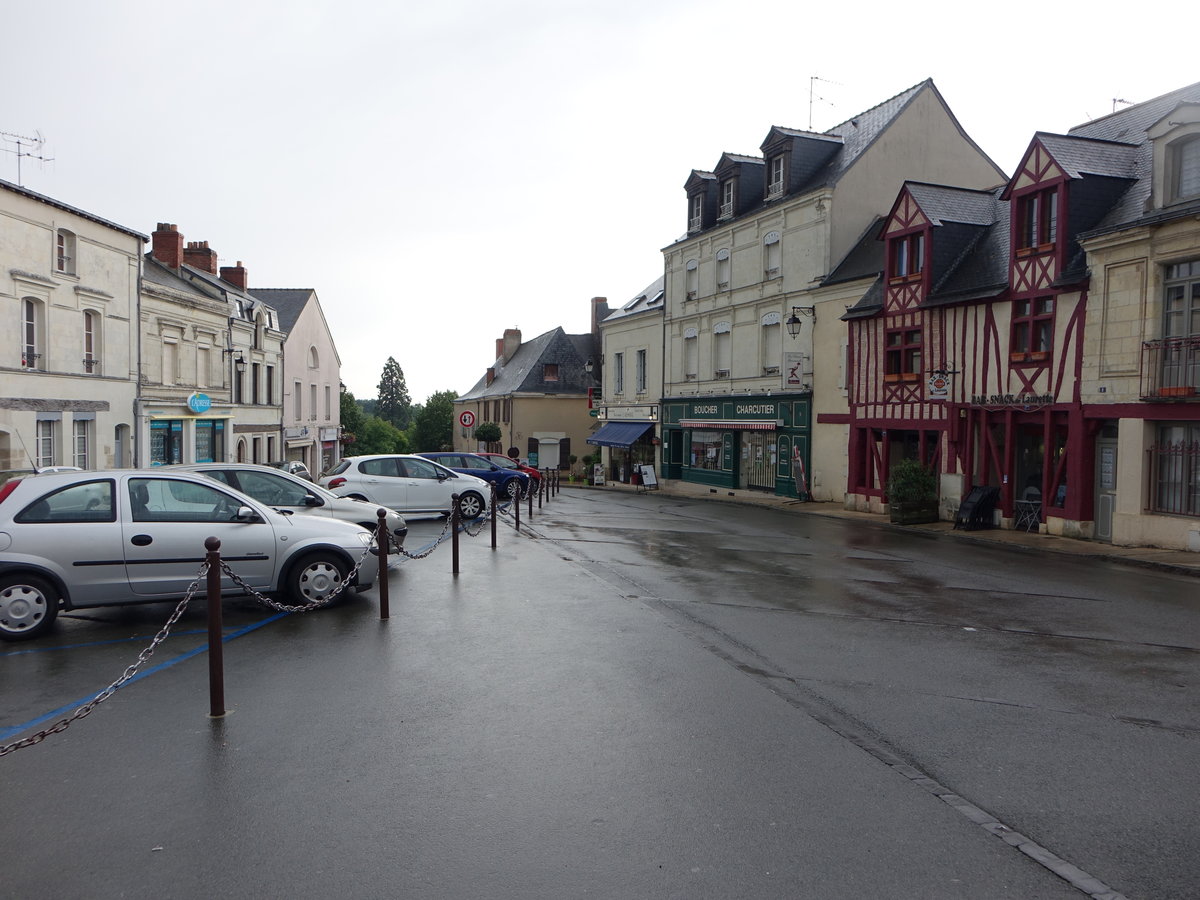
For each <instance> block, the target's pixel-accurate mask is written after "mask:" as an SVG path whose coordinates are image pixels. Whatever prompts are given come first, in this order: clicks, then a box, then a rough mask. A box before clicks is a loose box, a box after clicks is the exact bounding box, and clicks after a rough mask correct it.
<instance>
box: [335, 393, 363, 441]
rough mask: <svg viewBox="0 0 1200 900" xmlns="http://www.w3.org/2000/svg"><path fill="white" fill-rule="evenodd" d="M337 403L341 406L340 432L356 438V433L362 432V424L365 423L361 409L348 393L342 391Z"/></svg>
mask: <svg viewBox="0 0 1200 900" xmlns="http://www.w3.org/2000/svg"><path fill="white" fill-rule="evenodd" d="M339 402H340V404H341V422H342V430H343V431H346V432H349V433H350V434H352V435H354V436H355V437H356V438H357V437H358V433H359V432H360V431H361V430H362V427H363V422H365V421H366V416H364V415H363V414H362V408H361V407H360V406H359V405H358V401H357V400H355V399H354V395H353V394H352V393H350V392H349V391H342V395H341V397H340V398H339Z"/></svg>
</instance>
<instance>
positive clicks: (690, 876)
mask: <svg viewBox="0 0 1200 900" xmlns="http://www.w3.org/2000/svg"><path fill="white" fill-rule="evenodd" d="M527 524H528V523H527ZM532 528H533V534H529V535H524V536H517V535H514V534H513V532H512V530H511V528H506V527H502V529H501V533H500V547H499V549H498V550H496V551H492V550H490V549H489V547H488V543H487V540H488V537H487V532H486V530H485V532H484V533H483V534H482V535H480V536H479V537H476V538H473V539H470V540H465V541H464V543H463V548H462V549H463V553H462V557H463V562H462V568H463V573H462V574H461V575H460V576H458V578H457V579H453V578H451V576H450V575H449V567H450V561H449V556H450V553H449V548H448V546H446V547H442V548H439V549H438V550H437V551H436V552H435V553H434V554H433V555H431V556H430V557H429V558H428V559H426V560H422V561H416V562H406V563H403V564H402V565H400V566H398V567H396V568H395V569H394V570H393V572H392V574H391V577H390V584H391V587H392V602H391V606H392V618H391V619H390V620H389V621H388V622H386V623H381V622H380V621H379V620H378V615H377V610H376V607H375V605H374V604H375V601H376V598H377V595H376V592H375V591H369V592H367V593H365V594H362V595H360V596H358V597H356V598H354V599H352V600H351V601H349V602H348V603H346V604H344V605H341V606H339V607H336V608H333V609H329V610H324V611H321V612H320V613H316V614H311V615H290V616H282V617H280V616H276V615H275V614H273V613H269V612H267V611H265V610H263V609H261V608H260V607H257V606H256V605H253V604H250V603H246V602H243V601H227V603H226V606H225V609H226V625H227V627H226V633H227V635H235V634H236V635H237V636H236V637H235V638H234V639H232V640H230V641H229V642H228V643H227V645H226V648H225V659H226V668H227V674H226V680H227V688H226V697H227V705H228V707H229V708H230V709H231V710H232V713H231V715H229V716H228V717H226V718H225V719H222V720H218V721H212V720H209V719H207V718H206V716H205V713H206V712H207V708H208V699H207V693H206V685H207V681H206V677H207V663H206V660H205V656H204V655H203V653H202V652H201V653H197V654H196V655H194V656H193V655H189V653H190V652H191V651H193V650H194V649H198V648H201V647H202V645H203V635H202V634H198V633H196V632H202V631H203V628H204V618H203V609H202V608H197V609H196V610H189V612H188V613H187V614H186V615H185V617H184V619H183V620H182V621H181V623H180V625H179V626H178V628H177V632H176V635H175V636H173V637H172V638H171V639H170V640H169V641H168V642H167V643H166V644H164V645H163V647H162V648H160V650H159V651H158V653H157V654H156V655H155V658H154V660H153V661H152V663H151V664H150V667H152V668H153V670H152V672H151V674H150V675H149V676H148V677H146V678H144V679H142V680H140V681H138V682H136V683H134V684H131V685H129V686H128V687H126V688H125V689H123V690H122V691H121V692H120V693H119V694H118V695H117V696H116V697H115V698H113V699H112V700H110V701H109V702H108V703H106V704H105V705H104V706H102V707H101V708H100V709H99V710H98V711H97V712H95V713H94V714H93V715H92V716H90V717H89V718H87V719H85V720H82V721H80V722H78V723H76V724H75V725H73V726H72V727H71V728H70V729H69V730H68V731H67V732H65V733H63V734H59V735H54V736H52V737H51V738H49V739H48V740H47V741H46V742H44V743H43V744H40V745H38V746H37V747H33V748H28V749H25V750H21V751H18V752H17V753H13V754H9V755H8V756H5V757H3V758H0V798H2V799H0V810H2V811H3V816H2V817H0V841H3V846H5V847H6V848H7V852H6V857H5V858H6V863H5V867H4V871H3V874H2V875H0V896H2V897H34V896H37V897H189V898H190V897H208V896H231V897H243V896H272V897H273V896H279V897H284V896H287V897H327V896H345V897H401V896H403V897H430V898H436V897H489V898H490V897H513V898H517V897H522V898H528V897H582V896H591V897H612V898H625V897H628V898H636V897H680V898H685V897H686V898H691V897H722V898H728V897H746V898H758V897H781V898H783V897H815V898H842V897H845V898H859V897H906V898H907V897H929V898H934V897H948V898H950V897H954V898H958V897H962V898H992V897H997V898H999V897H1012V898H1041V897H1047V898H1057V897H1079V896H1086V895H1087V893H1093V892H1094V893H1100V892H1101V891H1103V890H1105V889H1107V890H1109V891H1111V892H1113V893H1120V894H1123V895H1125V896H1128V897H1147V898H1149V897H1154V898H1160V897H1191V896H1196V888H1195V886H1196V885H1197V884H1198V883H1200V862H1198V861H1197V859H1196V854H1195V852H1194V850H1195V847H1196V846H1198V845H1200V840H1198V838H1200V829H1198V827H1197V824H1196V822H1197V817H1196V812H1197V800H1196V796H1197V792H1196V788H1197V785H1198V782H1200V775H1198V774H1197V773H1198V772H1200V766H1198V765H1197V764H1198V763H1200V752H1198V751H1200V743H1198V741H1200V712H1198V711H1197V704H1196V703H1195V696H1196V687H1197V684H1198V682H1200V653H1198V652H1197V651H1198V649H1200V627H1198V625H1197V605H1198V601H1197V596H1198V594H1200V585H1198V584H1197V581H1196V580H1195V579H1190V578H1186V577H1181V576H1174V575H1169V574H1162V573H1155V572H1150V571H1146V570H1141V569H1135V568H1125V567H1121V566H1116V565H1112V564H1106V563H1097V562H1096V561H1094V560H1087V559H1081V560H1075V559H1069V558H1063V557H1059V556H1053V557H1051V556H1042V555H1038V554H1017V553H1013V552H1011V551H1008V550H1005V549H1003V548H998V547H990V546H979V545H973V544H961V543H958V542H955V541H951V540H936V539H929V538H927V537H921V536H914V535H910V534H903V533H898V532H896V531H894V530H889V529H880V528H875V527H871V526H863V525H860V524H857V523H852V522H845V521H841V520H833V519H826V518H822V517H815V516H805V515H803V514H795V513H785V512H780V511H777V510H770V509H761V508H752V507H740V506H733V505H728V504H714V503H706V502H703V501H691V500H680V499H672V498H667V497H663V496H660V495H635V494H628V493H615V492H613V493H610V492H584V491H571V490H566V491H564V492H563V493H562V494H560V495H559V496H558V497H557V498H555V499H554V500H553V501H551V502H548V503H546V504H545V506H544V507H543V508H542V509H541V510H540V511H539V512H537V513H536V514H535V516H534V520H533V523H532ZM438 530H440V525H438V524H437V523H414V528H413V533H412V535H411V536H410V538H409V548H410V550H415V549H417V548H418V547H419V546H420V545H421V543H422V540H423V538H425V539H427V538H429V537H431V536H433V535H435V534H436V533H437V531H438ZM168 612H169V607H164V606H155V607H138V608H131V609H126V610H116V611H112V610H104V611H92V612H89V613H88V617H87V618H86V619H76V618H70V619H64V620H63V622H62V624H61V625H60V627H59V628H58V629H57V630H56V632H55V634H54V635H53V636H52V637H51V638H50V639H49V640H46V641H42V642H38V643H37V644H30V645H3V646H0V686H2V688H3V693H2V695H0V696H3V706H2V711H0V712H2V717H0V744H3V743H6V742H7V741H9V740H12V739H13V737H15V736H22V735H24V734H27V733H28V729H27V728H24V727H23V726H29V725H30V724H31V723H37V722H38V720H39V719H46V720H47V721H54V720H55V718H56V717H61V714H62V713H61V711H62V710H64V709H69V707H70V705H71V703H72V702H75V701H77V700H78V699H81V698H85V697H86V696H88V695H89V693H92V692H94V691H96V690H98V689H100V688H101V687H103V686H104V685H105V684H107V683H108V682H109V681H111V680H112V679H113V678H115V677H116V675H118V674H120V671H121V670H122V669H123V668H124V667H125V665H128V664H129V662H131V661H132V659H133V658H134V657H135V656H136V653H137V650H138V649H140V647H141V646H142V645H143V644H144V643H145V638H146V637H147V636H148V635H151V634H153V632H154V631H155V630H157V628H158V627H159V625H161V622H162V620H163V619H164V618H165V617H166V615H167V613H168ZM148 668H149V667H148ZM33 727H42V726H40V725H33ZM14 730H15V733H14ZM980 823H982V824H980ZM1014 845H1019V847H1020V848H1021V849H1018V848H1017V847H1015V846H1014ZM1038 859H1040V860H1041V862H1038V861H1035V860H1038ZM1054 869H1057V870H1059V871H1061V872H1062V873H1063V874H1065V875H1067V876H1068V877H1069V879H1070V880H1064V878H1061V877H1059V876H1058V875H1056V874H1054V872H1053V871H1052V870H1054ZM1081 888H1082V889H1081Z"/></svg>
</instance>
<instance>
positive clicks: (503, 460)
mask: <svg viewBox="0 0 1200 900" xmlns="http://www.w3.org/2000/svg"><path fill="white" fill-rule="evenodd" d="M488 459H489V460H491V461H492V462H493V463H495V464H496V465H498V466H499V467H500V468H502V469H519V468H521V467H520V466H518V465H517V464H516V463H515V462H513V461H512V460H511V459H509V458H508V457H507V456H489V457H488Z"/></svg>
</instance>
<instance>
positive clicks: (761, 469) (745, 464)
mask: <svg viewBox="0 0 1200 900" xmlns="http://www.w3.org/2000/svg"><path fill="white" fill-rule="evenodd" d="M775 452H776V445H775V432H773V431H743V432H742V454H741V471H740V472H739V475H740V478H739V481H740V484H739V485H738V487H741V488H747V489H749V490H752V491H774V490H775Z"/></svg>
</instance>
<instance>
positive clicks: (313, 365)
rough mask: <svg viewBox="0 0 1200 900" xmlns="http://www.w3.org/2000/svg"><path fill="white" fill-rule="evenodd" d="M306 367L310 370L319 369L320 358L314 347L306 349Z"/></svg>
mask: <svg viewBox="0 0 1200 900" xmlns="http://www.w3.org/2000/svg"><path fill="white" fill-rule="evenodd" d="M308 367H309V368H310V369H319V368H321V356H320V354H318V353H317V348H316V347H315V346H313V347H309V348H308Z"/></svg>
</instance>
